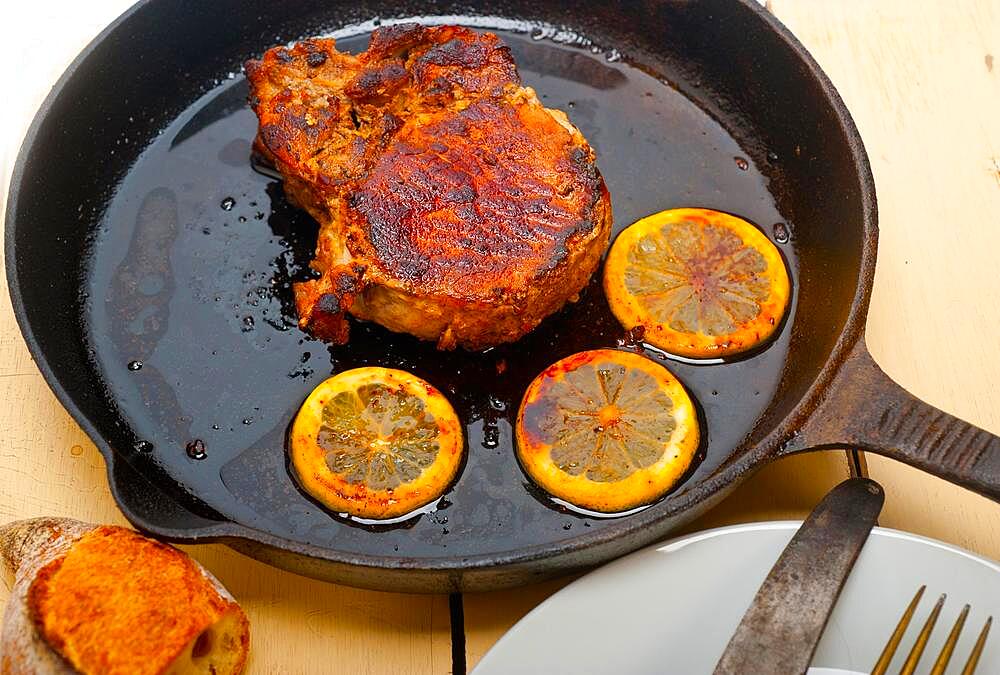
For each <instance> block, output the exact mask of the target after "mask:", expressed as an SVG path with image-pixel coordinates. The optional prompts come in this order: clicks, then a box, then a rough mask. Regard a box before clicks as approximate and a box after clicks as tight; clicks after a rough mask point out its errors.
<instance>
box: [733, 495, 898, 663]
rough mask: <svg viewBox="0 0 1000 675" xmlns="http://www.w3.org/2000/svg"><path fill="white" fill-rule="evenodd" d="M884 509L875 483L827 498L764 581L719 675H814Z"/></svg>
mask: <svg viewBox="0 0 1000 675" xmlns="http://www.w3.org/2000/svg"><path fill="white" fill-rule="evenodd" d="M884 501H885V493H884V492H883V491H882V486H880V485H879V484H878V483H876V482H875V481H873V480H869V479H868V478H849V479H847V480H846V481H844V482H843V483H841V484H840V485H838V486H837V487H835V488H834V489H833V490H831V491H830V492H829V493H828V494H827V495H826V496H825V497H824V498H823V500H822V501H821V502H820V503H819V504H818V505H817V506H816V508H815V509H813V512H812V513H810V514H809V517H808V518H806V520H805V522H803V523H802V526H801V527H800V528H799V530H798V532H796V533H795V536H793V537H792V539H791V541H789V542H788V546H786V547H785V550H784V551H783V552H782V553H781V556H780V557H779V558H778V561H777V562H776V563H775V564H774V567H772V568H771V571H770V572H769V573H768V575H767V578H766V579H764V583H763V584H761V587H760V589H759V590H758V591H757V595H756V596H754V599H753V602H752V603H751V604H750V608H749V609H748V610H747V612H746V614H744V615H743V620H742V621H741V622H740V625H739V626H738V627H737V628H736V633H734V634H733V637H732V639H730V641H729V645H728V646H727V647H726V651H725V652H723V654H722V658H721V659H719V663H718V665H716V666H715V675H745V674H746V673H761V674H771V673H773V674H775V675H790V674H792V673H805V672H806V670H807V669H808V668H809V663H810V661H812V657H813V653H814V652H815V651H816V645H817V644H819V639H820V637H821V636H822V635H823V629H824V628H825V627H826V622H827V620H828V619H829V618H830V612H832V611H833V606H834V604H836V602H837V597H838V596H839V595H840V591H841V589H842V588H843V587H844V582H845V581H846V580H847V576H848V575H849V574H850V572H851V568H852V567H854V563H855V561H856V560H857V559H858V554H859V553H861V549H862V548H863V547H864V545H865V541H867V540H868V535H869V533H871V531H872V528H873V527H874V526H875V521H876V519H877V518H878V515H879V513H880V512H881V511H882V503H883V502H884Z"/></svg>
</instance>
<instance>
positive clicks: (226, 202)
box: [219, 197, 236, 211]
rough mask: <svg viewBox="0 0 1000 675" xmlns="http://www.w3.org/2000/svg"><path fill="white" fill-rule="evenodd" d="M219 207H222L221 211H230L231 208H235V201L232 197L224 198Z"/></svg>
mask: <svg viewBox="0 0 1000 675" xmlns="http://www.w3.org/2000/svg"><path fill="white" fill-rule="evenodd" d="M219 206H221V207H222V210H223V211H232V210H233V207H234V206H236V200H235V199H233V198H232V197H226V198H225V199H223V200H222V203H221V204H219Z"/></svg>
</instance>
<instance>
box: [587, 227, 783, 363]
mask: <svg viewBox="0 0 1000 675" xmlns="http://www.w3.org/2000/svg"><path fill="white" fill-rule="evenodd" d="M604 291H605V294H606V295H607V298H608V303H609V304H610V305H611V310H612V311H613V312H614V313H615V316H617V317H618V320H619V321H620V322H621V323H622V325H624V326H625V327H626V328H629V329H631V328H634V327H636V326H641V327H642V328H643V329H645V333H644V339H645V340H646V341H647V342H649V343H650V344H653V345H655V346H657V347H659V348H661V349H663V350H665V351H667V352H670V353H672V354H679V355H681V356H688V357H692V358H706V357H721V356H728V355H732V354H738V353H740V352H743V351H746V350H748V349H751V348H753V347H755V346H756V345H758V344H760V343H762V342H763V341H765V340H767V339H768V338H769V337H771V335H773V334H774V331H775V330H776V329H777V327H778V324H780V323H781V317H782V316H783V315H784V313H785V309H786V308H787V306H788V296H789V281H788V272H787V270H786V269H785V263H784V261H783V260H782V259H781V254H780V253H779V252H778V249H777V248H775V246H774V244H772V243H771V242H770V241H769V240H768V239H767V237H765V236H764V235H763V233H761V232H760V230H758V229H757V228H756V227H754V226H753V225H751V224H750V223H748V222H747V221H745V220H742V219H740V218H737V217H736V216H731V215H729V214H727V213H720V212H719V211H711V210H708V209H673V210H671V211H661V212H660V213H657V214H654V215H652V216H649V217H648V218H643V219H642V220H640V221H638V222H637V223H635V224H634V225H631V226H630V227H628V228H627V229H626V230H625V231H624V232H622V233H621V234H620V235H619V236H618V239H616V240H615V243H614V245H613V246H612V247H611V251H610V253H608V260H607V262H606V263H605V266H604Z"/></svg>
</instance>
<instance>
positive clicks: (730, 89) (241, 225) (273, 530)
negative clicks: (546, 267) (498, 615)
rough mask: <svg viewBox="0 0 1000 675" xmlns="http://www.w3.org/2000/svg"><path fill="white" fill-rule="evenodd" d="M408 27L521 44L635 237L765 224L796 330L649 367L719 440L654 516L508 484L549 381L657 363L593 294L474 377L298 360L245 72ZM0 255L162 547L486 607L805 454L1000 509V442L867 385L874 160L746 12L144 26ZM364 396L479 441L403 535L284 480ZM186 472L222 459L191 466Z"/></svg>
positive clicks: (32, 171)
mask: <svg viewBox="0 0 1000 675" xmlns="http://www.w3.org/2000/svg"><path fill="white" fill-rule="evenodd" d="M405 17H421V20H424V21H432V22H442V21H454V22H458V23H466V24H471V25H475V26H480V27H490V28H499V29H503V30H501V33H502V35H503V37H504V39H506V40H507V41H508V42H509V44H510V46H511V48H512V50H513V52H514V55H515V57H516V58H517V60H518V63H519V65H520V67H521V71H522V75H523V76H524V79H525V80H526V82H527V83H528V84H531V85H534V86H536V87H537V88H538V91H539V94H540V95H542V96H543V100H544V101H545V102H546V103H547V104H549V105H552V106H554V107H560V108H562V109H564V110H566V111H567V112H568V113H569V115H570V117H571V119H573V121H574V122H575V123H576V124H577V125H578V126H580V128H581V129H582V130H583V132H584V133H585V134H586V135H587V137H588V138H589V139H590V141H591V142H592V144H593V145H594V146H595V148H596V150H597V153H598V158H599V164H600V167H601V170H602V172H603V173H604V175H605V177H606V179H607V182H608V186H609V188H610V190H611V194H612V200H613V204H614V211H615V220H616V227H617V228H618V229H619V230H620V228H621V227H623V226H625V225H627V224H629V223H631V222H633V221H634V220H636V219H637V218H639V217H641V216H644V215H647V214H649V213H652V212H654V211H658V210H661V209H664V208H670V207H678V206H707V207H713V208H717V209H720V210H725V211H731V212H735V213H738V214H740V215H742V216H744V217H746V218H748V219H750V220H752V221H754V222H756V223H757V224H758V225H760V226H761V228H762V229H763V230H764V231H765V232H766V233H767V234H768V235H769V236H772V237H773V239H774V241H776V243H777V244H778V246H779V247H780V248H781V250H782V251H783V253H784V255H785V256H786V259H787V261H788V264H789V268H790V270H791V272H792V277H793V284H794V298H793V300H794V303H793V307H792V310H791V311H790V314H789V317H788V318H787V320H786V322H785V325H784V326H783V327H782V330H781V332H780V335H779V336H778V338H777V340H776V341H775V342H774V343H773V344H771V345H770V346H768V347H767V348H765V349H762V350H760V351H759V352H757V353H755V354H752V355H750V356H747V357H745V358H742V359H739V360H735V361H733V362H730V363H721V364H715V365H696V364H691V363H685V362H680V361H676V360H674V361H667V360H665V357H664V356H663V355H659V354H656V353H655V352H653V351H650V350H648V349H647V350H645V353H647V354H648V355H649V356H650V357H651V358H656V359H660V360H664V361H665V363H666V364H667V365H668V367H669V368H671V370H673V371H674V373H675V374H677V375H678V376H679V377H680V378H681V380H682V381H683V382H684V383H685V385H686V386H687V387H688V389H689V390H690V391H691V393H692V394H693V396H694V398H695V399H696V400H697V401H698V403H699V406H700V408H701V412H702V416H703V424H704V428H705V430H706V434H705V435H706V437H707V440H706V443H705V444H704V447H703V448H702V450H701V454H700V458H699V462H698V464H697V465H696V467H695V468H694V469H693V470H692V471H691V472H690V473H689V475H688V476H687V477H686V478H685V480H684V481H683V483H682V484H681V485H680V486H679V487H678V488H677V489H675V490H674V492H673V493H671V494H670V495H669V496H667V497H666V498H665V499H663V500H661V501H660V502H658V503H657V504H655V505H653V506H651V507H649V508H647V509H645V510H641V511H639V512H637V513H633V514H630V515H626V516H623V517H619V518H597V517H593V516H590V515H586V514H580V513H576V512H573V511H570V510H568V509H566V508H564V507H562V506H560V505H558V504H556V503H553V502H552V501H550V500H548V498H547V497H545V495H543V494H540V493H538V492H537V491H536V490H534V488H532V487H531V485H530V482H529V481H528V480H527V479H526V477H525V476H524V474H523V473H522V472H521V471H520V469H519V467H518V465H517V463H516V461H515V459H514V454H513V447H512V441H511V433H510V432H511V427H510V421H511V420H512V418H513V416H514V415H515V414H516V409H517V405H518V402H519V398H520V395H521V392H523V390H524V388H525V386H526V385H527V383H528V382H529V381H530V380H531V378H533V377H534V376H535V374H537V373H538V372H539V371H540V370H541V369H542V368H544V367H545V366H546V365H548V364H549V363H551V362H553V361H555V360H556V359H558V358H561V357H563V356H566V355H568V354H570V353H573V352H575V351H578V350H580V349H586V348H593V347H608V346H612V347H613V346H615V345H619V346H621V347H622V348H635V349H642V347H641V346H636V345H629V344H626V342H627V339H626V336H624V334H623V332H622V330H621V328H620V327H619V326H618V324H616V323H615V322H614V320H613V319H612V318H611V316H610V314H609V312H608V309H607V306H606V304H605V302H604V299H603V296H602V294H601V292H600V284H599V283H597V282H595V283H592V284H591V286H590V287H589V288H588V289H587V291H586V292H585V293H584V294H583V297H582V298H581V300H580V302H579V303H577V304H575V305H572V306H569V307H567V308H566V309H564V310H563V311H562V312H560V313H559V314H558V315H557V316H555V317H552V318H551V319H549V320H547V321H546V322H545V324H543V326H541V327H540V328H539V329H538V330H537V331H535V332H534V333H532V334H531V335H529V336H527V337H526V338H524V339H523V340H522V341H520V342H519V343H518V344H516V345H512V346H509V347H506V348H500V349H496V350H493V351H491V352H488V353H485V354H468V353H463V352H455V353H451V354H440V353H437V352H435V351H434V350H433V348H432V347H431V346H429V345H425V344H421V343H418V342H417V341H416V340H413V339H410V338H408V337H406V336H394V335H391V334H389V333H387V332H386V331H384V330H382V329H381V328H379V327H377V326H363V325H357V326H355V330H354V337H353V339H352V341H351V344H350V345H348V346H346V347H342V348H328V347H327V346H325V345H323V344H322V343H319V342H316V341H314V340H312V339H311V338H310V337H309V336H307V335H305V334H303V333H300V332H299V331H298V329H297V328H295V326H294V311H293V310H292V308H291V302H290V300H291V296H290V291H289V283H290V281H292V280H294V279H299V278H304V276H306V275H308V270H307V268H306V265H307V263H308V260H309V257H310V255H311V250H312V246H313V243H314V237H315V225H314V224H313V223H312V222H311V221H310V220H309V218H308V217H306V216H304V215H303V214H301V213H299V212H298V211H296V210H295V209H293V208H291V207H289V206H288V204H287V203H286V202H285V200H284V197H283V195H282V191H281V187H280V184H279V183H278V182H277V181H275V180H274V179H272V178H269V177H267V176H264V175H261V174H259V173H255V172H254V171H253V170H252V169H251V168H250V166H249V160H248V158H249V148H250V146H249V141H250V139H251V138H252V136H253V134H254V131H255V128H256V121H255V119H254V118H253V115H252V113H250V112H249V110H248V109H247V106H246V102H245V97H246V85H245V82H244V81H243V79H242V75H241V64H242V62H243V61H244V60H245V59H247V58H249V57H252V56H255V55H258V54H260V53H261V52H262V51H263V50H264V49H266V48H267V47H269V46H271V45H273V44H277V43H284V42H287V41H290V40H294V39H297V38H300V37H304V36H308V35H313V34H321V33H329V32H337V33H338V34H339V35H343V36H350V35H354V36H360V37H354V38H351V39H347V38H346V37H345V39H344V40H342V41H341V43H340V44H341V45H342V46H343V47H344V48H351V49H361V48H363V47H364V43H365V39H366V38H365V37H364V35H365V34H366V33H367V31H369V30H370V29H371V28H372V27H373V26H374V25H376V22H383V21H384V22H388V21H390V20H397V19H401V18H405ZM448 17H451V18H448ZM364 22H368V23H364ZM6 228H7V229H6V256H7V257H6V261H7V277H8V281H9V285H10V292H11V296H12V299H13V304H14V310H15V313H16V315H17V318H18V321H19V322H20V325H21V329H22V331H23V333H24V337H25V340H26V341H27V343H28V346H29V348H30V349H31V352H32V354H33V355H34V357H35V359H36V361H37V363H38V365H39V367H40V369H41V371H42V373H43V374H44V376H45V378H46V379H47V381H48V382H49V384H50V386H51V387H52V389H53V390H54V391H55V393H56V395H57V396H58V397H59V400H60V401H61V402H62V403H63V405H65V406H66V408H67V409H68V410H69V411H70V412H71V413H72V415H73V416H74V417H75V419H76V420H77V421H78V422H79V423H80V424H81V425H82V427H83V428H84V429H85V430H86V431H87V433H88V434H89V435H90V436H91V438H93V440H94V442H95V443H96V444H97V446H98V447H99V448H100V450H101V451H102V452H103V454H104V456H105V458H106V460H107V465H108V473H109V480H110V483H111V488H112V490H113V492H114V495H115V498H116V499H117V500H118V503H119V505H120V506H121V508H122V510H123V512H124V513H125V515H126V516H127V517H128V518H129V520H130V521H132V522H133V523H134V524H135V525H137V526H138V527H140V528H142V529H143V530H146V531H148V532H151V533H153V534H155V535H158V536H161V537H164V538H167V539H170V540H174V541H184V542H204V541H224V542H226V543H228V544H230V545H232V546H234V547H236V548H237V549H239V550H241V551H244V552H246V553H247V554H249V555H251V556H254V557H256V558H259V559H261V560H265V561H267V562H270V563H273V564H275V565H278V566H281V567H284V568H287V569H290V570H294V571H296V572H299V573H302V574H306V575H310V576H314V577H319V578H323V579H329V580H334V581H338V582H344V583H350V584H355V585H359V586H366V587H373V588H380V589H387V590H388V589H393V590H406V591H445V590H478V589H487V588H497V587H502V586H510V585H515V584H521V583H526V582H529V581H532V580H536V579H540V578H543V577H546V576H550V575H553V574H556V573H559V572H564V571H569V570H572V569H576V568H579V567H582V566H587V565H593V564H596V563H599V562H602V561H605V560H608V559H609V558H612V557H614V556H618V555H621V554H623V553H625V552H627V551H630V550H632V549H635V548H637V547H639V546H641V545H643V544H646V543H649V542H651V541H654V540H656V539H658V538H661V537H663V536H664V535H666V534H667V533H668V532H670V531H671V530H672V529H674V528H676V527H678V526H679V525H681V524H683V523H685V522H687V521H689V520H690V519H692V518H694V517H695V516H697V515H698V514H700V513H702V512H704V511H706V510H707V509H709V508H711V507H712V506H713V505H714V504H716V503H717V502H718V501H720V500H721V499H722V498H723V497H724V496H725V494H726V493H727V492H728V491H729V490H730V489H731V488H732V487H733V486H734V485H736V484H737V483H738V482H739V481H740V480H741V479H743V478H744V477H746V476H747V475H748V474H750V473H751V472H752V471H753V470H754V469H756V468H757V467H759V466H760V465H761V464H763V463H764V462H767V461H770V460H771V459H774V458H776V457H779V456H782V455H784V454H787V453H791V452H796V451H800V450H803V449H807V448H816V447H826V446H842V445H851V446H856V447H860V448H863V449H865V450H870V451H874V452H879V453H882V454H885V455H888V456H890V457H894V458H897V459H900V460H902V461H904V462H908V463H910V464H913V465H915V466H918V467H920V468H922V469H925V470H927V471H930V472H932V473H934V474H936V475H939V476H941V477H943V478H946V479H948V480H951V481H953V482H956V483H958V484H960V485H963V486H966V487H968V488H970V489H972V490H975V491H977V492H979V493H981V494H984V495H987V496H989V497H992V498H994V499H997V498H1000V439H998V438H997V437H995V436H993V435H991V434H989V433H987V432H985V431H982V430H980V429H977V428H975V427H972V426H970V425H968V424H966V423H964V422H962V421H960V420H958V419H956V418H954V417H952V416H950V415H947V414H945V413H943V412H941V411H938V410H935V409H934V408H932V407H930V406H928V405H926V404H924V403H922V402H921V401H918V400H917V399H915V398H913V397H912V396H910V395H909V394H908V393H906V392H905V391H904V390H903V389H901V388H900V387H898V386H897V385H896V384H894V383H893V382H891V381H890V380H889V379H887V378H886V376H885V375H884V374H883V373H882V371H881V370H879V368H878V367H877V366H876V365H875V363H874V362H873V361H872V359H871V357H870V356H869V355H868V352H867V351H866V349H865V346H864V322H865V313H866V311H867V308H868V299H869V293H870V290H871V283H872V275H873V272H874V265H875V251H876V240H877V226H876V212H875V193H874V189H873V185H872V178H871V174H870V170H869V166H868V162H867V159H866V157H865V152H864V149H863V147H862V144H861V140H860V138H859V137H858V133H857V130H856V129H855V127H854V125H853V123H852V121H851V118H850V116H849V115H848V112H847V110H845V109H844V106H843V103H842V102H841V100H840V98H839V97H838V95H837V93H836V92H835V91H834V89H833V87H832V86H831V84H830V82H829V81H828V80H827V79H826V77H825V76H824V75H823V73H822V72H821V71H820V70H819V68H818V67H817V65H816V63H815V62H814V61H813V60H812V58H810V56H809V55H808V54H807V53H806V52H805V50H804V49H803V48H802V46H801V45H800V44H799V43H798V42H796V41H795V39H794V38H793V37H792V36H791V35H790V34H789V33H788V31H787V30H786V29H785V28H783V27H782V26H781V25H780V24H779V23H778V22H777V21H776V20H775V19H774V18H773V17H771V16H770V15H769V14H768V13H767V12H765V11H763V10H762V9H761V8H760V7H758V6H757V5H756V4H755V3H753V2H749V1H746V0H702V1H701V2H672V1H668V0H646V1H645V2H631V1H626V0H619V1H617V2H616V1H610V2H609V1H604V2H580V1H579V0H572V1H570V0H555V1H553V2H546V3H538V2H533V1H528V0H505V1H503V2H481V1H475V0H466V1H463V2H452V1H451V0H423V1H421V0H410V1H408V2H402V3H400V2H394V1H393V2H390V1H388V0H385V1H379V0H369V1H367V2H357V1H356V0H351V1H349V2H348V1H328V0H324V1H320V0H288V1H286V2H280V3H276V2H271V1H268V2H264V1H248V0H240V1H238V2H237V1H235V0H233V1H221V0H220V1H219V2H212V3H180V2H171V1H168V0H147V1H145V2H141V3H139V4H138V5H137V6H135V7H134V8H133V9H132V10H130V11H129V12H127V13H126V14H125V15H124V16H122V17H121V18H120V19H119V20H118V21H116V22H115V23H114V24H113V25H112V26H110V27H109V28H108V29H107V30H105V31H104V33H102V34H101V35H100V36H99V37H98V38H97V39H96V40H95V41H94V42H93V43H92V44H91V45H90V46H89V47H87V49H86V50H85V51H84V52H83V53H82V54H81V55H80V57H79V58H78V59H77V60H76V61H75V62H74V63H73V65H72V66H71V67H70V68H69V70H68V71H67V72H66V74H65V75H64V76H63V77H62V79H61V80H60V81H59V83H58V84H57V85H56V87H55V88H54V89H53V91H52V93H51V94H50V95H49V97H48V99H47V100H46V101H45V103H44V105H43V106H42V108H41V110H40V112H39V113H38V116H37V117H36V119H35V121H34V124H33V125H32V127H31V129H30V131H29V133H28V136H27V140H26V141H25V144H24V147H23V149H22V151H21V154H20V157H19V159H18V162H17V166H16V168H15V172H14V177H13V181H12V185H11V196H10V203H9V206H8V210H7V221H6ZM139 362H142V366H141V368H140V367H139ZM129 364H131V365H129ZM362 364H382V365H388V366H396V367H403V368H407V369H409V370H412V371H414V372H416V373H417V374H419V375H421V376H423V377H425V378H427V379H429V380H430V381H431V382H432V383H434V384H436V385H437V386H438V387H439V388H441V389H443V390H444V391H446V392H447V393H448V395H449V398H450V399H451V400H452V401H453V403H454V404H455V406H456V409H457V411H458V413H459V415H460V416H461V417H462V419H463V421H464V422H465V424H466V432H467V436H468V459H467V462H466V465H465V466H464V468H463V471H462V473H461V475H460V477H459V479H458V481H457V482H456V484H455V485H454V486H453V488H452V489H451V491H450V492H449V493H448V494H447V495H446V496H445V498H444V499H443V500H441V501H440V502H439V503H437V504H436V505H435V506H434V508H433V509H432V510H428V511H427V512H425V513H422V514H418V515H416V516H414V517H412V518H409V519H405V520H404V521H403V522H399V523H395V524H388V525H386V524H382V525H366V524H363V523H357V522H352V521H348V520H346V519H344V518H341V517H339V516H336V515H335V514H329V513H326V512H325V511H323V509H322V508H320V507H319V506H317V505H316V504H314V503H313V502H311V501H310V500H309V499H308V498H307V497H306V496H305V495H304V494H303V493H301V492H300V491H299V490H298V489H297V488H296V486H295V484H294V482H293V481H292V480H291V478H290V477H289V474H288V471H287V467H286V465H285V454H284V449H283V444H284V438H285V431H286V428H287V425H288V423H289V421H290V420H291V418H292V415H293V414H294V412H295V410H296V409H297V406H298V405H299V403H300V402H301V400H302V399H303V398H304V397H305V395H306V393H307V392H308V391H309V390H310V389H311V388H312V387H313V386H315V384H317V383H318V382H319V381H321V380H322V379H323V378H325V377H327V376H328V375H329V374H330V373H331V372H337V371H339V370H342V369H344V368H348V367H353V366H357V365H362ZM195 440H201V441H202V442H203V444H204V448H205V456H204V457H202V456H201V455H200V454H199V453H198V452H192V453H188V452H186V451H185V447H186V446H187V445H188V444H189V443H191V442H193V441H195ZM192 448H193V449H195V450H200V449H201V446H200V445H199V446H192ZM192 455H194V456H192Z"/></svg>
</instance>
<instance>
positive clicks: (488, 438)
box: [482, 424, 500, 450]
mask: <svg viewBox="0 0 1000 675" xmlns="http://www.w3.org/2000/svg"><path fill="white" fill-rule="evenodd" d="M499 445H500V429H498V428H497V427H496V425H494V424H489V425H484V426H483V442H482V446H483V447H484V448H486V449H487V450H492V449H493V448H496V447H497V446H499Z"/></svg>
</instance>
